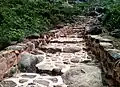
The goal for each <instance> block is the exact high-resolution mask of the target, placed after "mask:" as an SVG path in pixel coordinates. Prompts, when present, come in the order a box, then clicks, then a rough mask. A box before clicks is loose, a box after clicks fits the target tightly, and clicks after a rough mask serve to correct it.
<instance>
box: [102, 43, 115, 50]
mask: <svg viewBox="0 0 120 87" xmlns="http://www.w3.org/2000/svg"><path fill="white" fill-rule="evenodd" d="M100 45H101V46H103V47H104V48H108V49H112V48H114V47H113V44H111V43H107V42H100Z"/></svg>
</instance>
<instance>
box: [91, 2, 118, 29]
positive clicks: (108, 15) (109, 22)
mask: <svg viewBox="0 0 120 87" xmlns="http://www.w3.org/2000/svg"><path fill="white" fill-rule="evenodd" d="M90 4H91V5H92V7H97V6H98V7H104V8H105V9H106V12H105V16H104V20H103V25H104V26H106V27H107V29H108V30H109V31H113V30H114V29H120V0H90Z"/></svg>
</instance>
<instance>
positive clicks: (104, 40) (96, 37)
mask: <svg viewBox="0 0 120 87" xmlns="http://www.w3.org/2000/svg"><path fill="white" fill-rule="evenodd" d="M88 36H90V37H92V38H95V39H99V40H100V42H109V43H112V40H110V39H107V38H103V37H101V36H99V35H88Z"/></svg>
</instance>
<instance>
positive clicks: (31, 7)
mask: <svg viewBox="0 0 120 87" xmlns="http://www.w3.org/2000/svg"><path fill="white" fill-rule="evenodd" d="M62 4H63V3H62V2H56V3H53V2H52V3H51V2H48V1H47V0H0V43H1V44H6V43H10V42H11V41H21V40H22V39H23V38H24V37H26V36H28V35H30V34H32V33H42V32H45V31H48V30H49V29H51V28H52V26H53V25H56V24H58V23H60V22H71V20H72V16H73V15H79V14H81V13H82V12H83V11H84V10H83V9H84V5H83V4H79V5H78V4H76V5H73V7H69V6H68V7H64V6H63V5H62ZM80 5H82V6H80Z"/></svg>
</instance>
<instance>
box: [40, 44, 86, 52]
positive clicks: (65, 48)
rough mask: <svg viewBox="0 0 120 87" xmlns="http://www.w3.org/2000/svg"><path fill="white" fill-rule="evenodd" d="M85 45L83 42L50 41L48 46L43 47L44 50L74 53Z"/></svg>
mask: <svg viewBox="0 0 120 87" xmlns="http://www.w3.org/2000/svg"><path fill="white" fill-rule="evenodd" d="M83 47H84V46H83V45H82V44H79V43H77V44H73V43H69V44H68V43H67V44H64V43H50V44H48V45H47V46H44V47H43V48H42V49H44V50H46V51H47V50H48V51H49V50H51V51H49V52H52V51H55V52H60V51H61V52H67V53H74V52H78V51H80V50H81V49H82V48H83Z"/></svg>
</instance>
